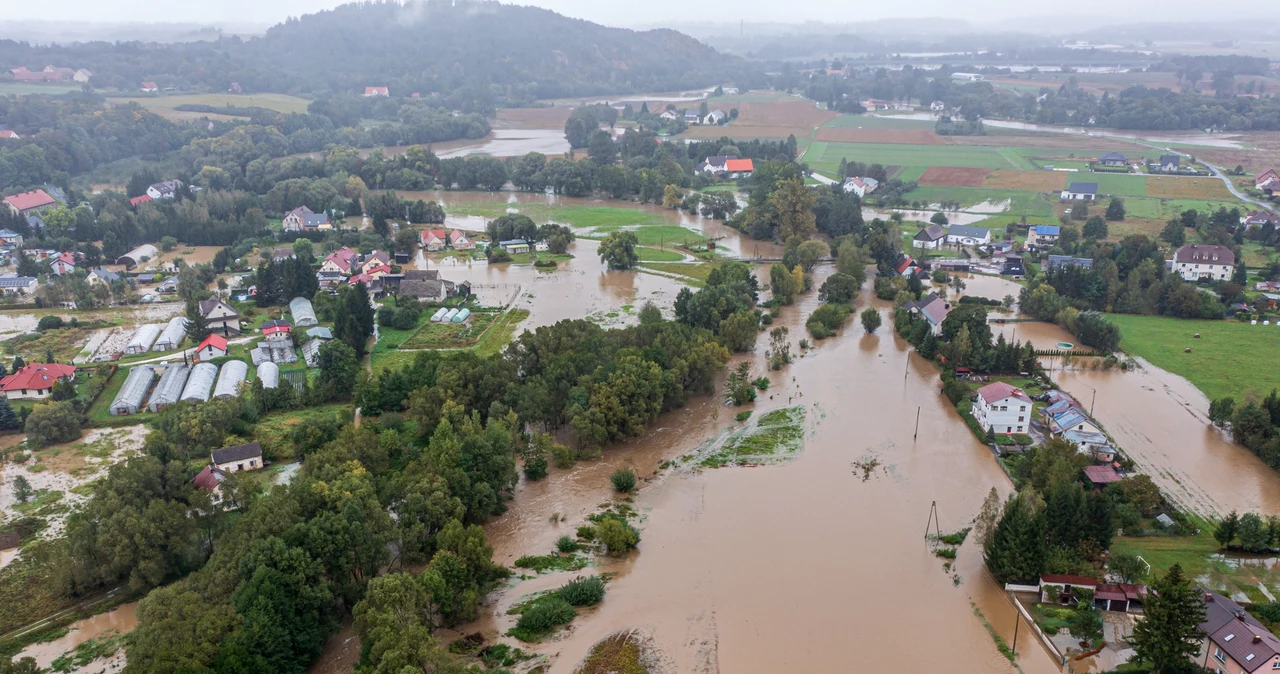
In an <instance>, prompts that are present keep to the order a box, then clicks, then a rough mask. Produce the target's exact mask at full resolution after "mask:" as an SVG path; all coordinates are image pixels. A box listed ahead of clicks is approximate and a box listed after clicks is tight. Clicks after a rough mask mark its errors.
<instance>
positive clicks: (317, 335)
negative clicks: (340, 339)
mask: <svg viewBox="0 0 1280 674" xmlns="http://www.w3.org/2000/svg"><path fill="white" fill-rule="evenodd" d="M307 336H308V337H311V338H313V339H333V331H331V330H329V328H326V327H323V326H321V327H316V328H308V329H307Z"/></svg>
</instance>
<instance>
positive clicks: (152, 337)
mask: <svg viewBox="0 0 1280 674" xmlns="http://www.w3.org/2000/svg"><path fill="white" fill-rule="evenodd" d="M162 329H164V326H162V325H160V324H159V323H148V324H146V325H143V326H140V327H139V328H138V329H137V330H134V331H133V336H132V337H130V338H129V345H128V346H126V347H124V352H125V353H127V354H130V355H132V354H135V353H146V352H147V350H149V349H150V348H151V345H152V344H154V343H155V341H156V338H157V337H159V336H160V331H161V330H162Z"/></svg>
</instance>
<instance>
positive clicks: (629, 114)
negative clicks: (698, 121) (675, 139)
mask: <svg viewBox="0 0 1280 674" xmlns="http://www.w3.org/2000/svg"><path fill="white" fill-rule="evenodd" d="M667 110H672V111H676V106H675V105H674V104H671V103H668V104H667V107H666V108H665V109H664V110H660V111H658V112H653V111H652V110H650V109H649V104H648V103H647V102H644V103H641V104H640V109H639V110H637V109H635V106H633V105H631V104H630V103H627V104H626V105H624V106H622V113H621V114H620V115H619V116H618V119H625V120H627V121H631V122H635V123H636V124H637V125H638V126H639V127H640V128H642V129H645V130H648V131H653V132H655V133H664V132H665V133H666V134H668V135H671V136H674V135H676V134H678V133H683V132H684V131H685V130H686V129H688V128H689V124H688V123H687V122H685V121H684V114H683V113H681V114H677V115H676V116H675V119H664V118H663V117H662V113H663V112H666V111H667ZM676 112H679V111H676Z"/></svg>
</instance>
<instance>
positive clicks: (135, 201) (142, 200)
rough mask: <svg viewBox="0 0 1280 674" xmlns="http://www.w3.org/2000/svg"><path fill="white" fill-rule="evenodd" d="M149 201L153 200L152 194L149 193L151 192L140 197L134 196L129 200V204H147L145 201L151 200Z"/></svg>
mask: <svg viewBox="0 0 1280 674" xmlns="http://www.w3.org/2000/svg"><path fill="white" fill-rule="evenodd" d="M149 201H151V195H149V194H144V195H142V196H140V197H134V198H132V199H130V200H129V205H130V206H137V205H138V204H145V203H147V202H149Z"/></svg>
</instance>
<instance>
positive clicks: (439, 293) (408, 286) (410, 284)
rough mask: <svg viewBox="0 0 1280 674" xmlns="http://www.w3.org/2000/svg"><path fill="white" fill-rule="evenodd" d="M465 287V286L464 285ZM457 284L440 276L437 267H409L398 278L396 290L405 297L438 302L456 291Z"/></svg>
mask: <svg viewBox="0 0 1280 674" xmlns="http://www.w3.org/2000/svg"><path fill="white" fill-rule="evenodd" d="M464 287H465V286H464ZM457 288H458V286H457V284H455V283H454V282H453V281H449V280H446V279H442V278H440V270H438V269H428V270H421V269H409V270H406V271H405V273H404V276H403V278H401V279H400V283H399V286H398V287H397V288H396V291H397V292H398V293H399V294H401V295H404V296H406V297H416V298H418V299H420V300H426V301H429V302H440V301H443V300H444V299H445V298H446V297H448V296H450V295H452V294H454V293H455V292H457Z"/></svg>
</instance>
